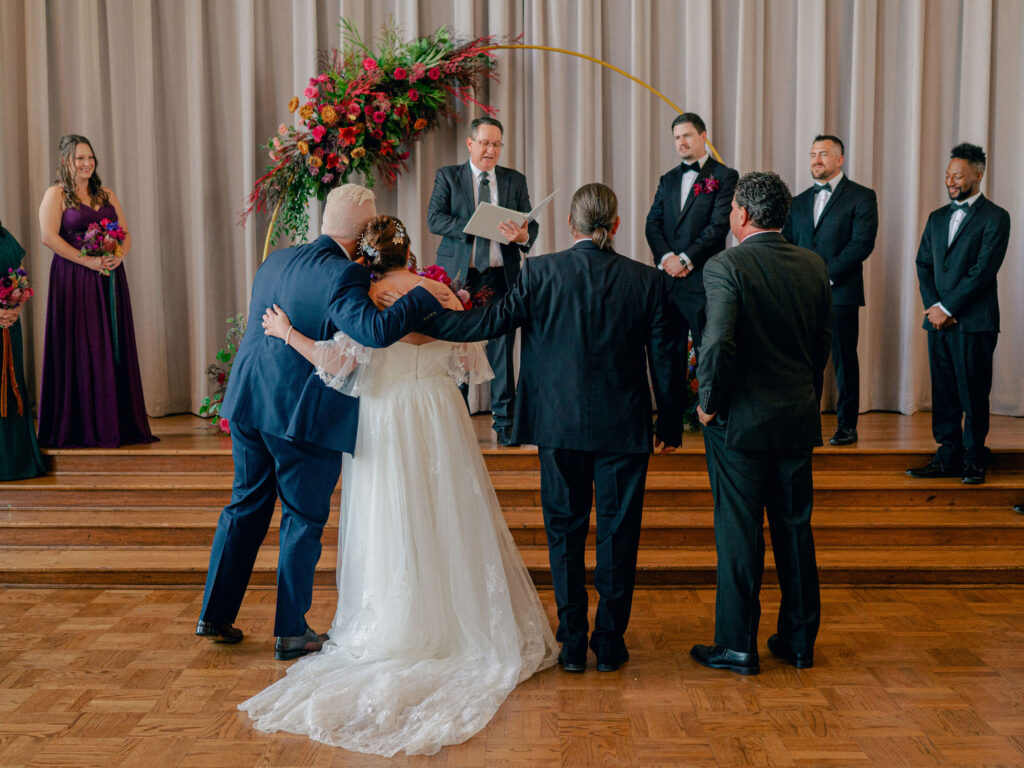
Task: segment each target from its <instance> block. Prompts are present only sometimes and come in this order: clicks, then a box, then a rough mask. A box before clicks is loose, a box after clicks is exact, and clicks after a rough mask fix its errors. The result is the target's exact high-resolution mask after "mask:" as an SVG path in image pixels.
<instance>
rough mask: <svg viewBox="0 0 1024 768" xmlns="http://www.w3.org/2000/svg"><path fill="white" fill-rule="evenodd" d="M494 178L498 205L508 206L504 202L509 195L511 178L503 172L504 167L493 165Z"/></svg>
mask: <svg viewBox="0 0 1024 768" xmlns="http://www.w3.org/2000/svg"><path fill="white" fill-rule="evenodd" d="M494 178H495V179H497V182H498V205H501V206H504V207H506V208H507V207H508V206H507V205H506V203H507V202H508V199H509V197H510V195H509V192H508V188H509V186H510V185H511V184H512V179H511V178H509V175H508V174H507V173H505V169H504V168H501V167H499V166H497V165H496V166H494Z"/></svg>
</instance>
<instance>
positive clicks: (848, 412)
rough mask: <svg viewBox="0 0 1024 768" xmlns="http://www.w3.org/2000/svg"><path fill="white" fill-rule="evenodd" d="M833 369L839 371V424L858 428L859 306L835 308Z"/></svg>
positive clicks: (833, 317) (833, 320) (837, 376)
mask: <svg viewBox="0 0 1024 768" xmlns="http://www.w3.org/2000/svg"><path fill="white" fill-rule="evenodd" d="M833 310H834V311H833V315H832V367H833V368H835V371H836V389H837V390H838V391H837V395H836V421H837V422H838V425H839V426H840V427H843V428H846V429H856V428H857V416H858V415H859V413H860V364H859V363H858V361H857V337H858V335H859V332H860V318H859V314H860V307H857V306H853V307H847V306H839V307H833Z"/></svg>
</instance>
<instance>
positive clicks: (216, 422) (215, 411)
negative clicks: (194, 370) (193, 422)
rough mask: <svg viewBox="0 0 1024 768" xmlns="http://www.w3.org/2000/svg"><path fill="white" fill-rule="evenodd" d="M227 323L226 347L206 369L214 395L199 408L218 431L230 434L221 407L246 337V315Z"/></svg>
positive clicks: (205, 398)
mask: <svg viewBox="0 0 1024 768" xmlns="http://www.w3.org/2000/svg"><path fill="white" fill-rule="evenodd" d="M225 322H227V324H228V332H227V335H226V337H225V339H224V347H223V348H222V349H221V350H219V351H218V352H217V362H215V363H211V364H210V365H209V366H208V367H207V369H206V377H207V378H208V379H209V380H210V384H211V385H212V386H213V393H212V394H211V395H210V396H209V397H204V398H203V402H202V403H201V404H200V406H199V415H200V416H203V417H206V418H208V419H210V423H211V424H212V425H213V426H214V427H215V428H216V429H218V430H220V431H221V432H224V433H225V434H230V432H231V429H230V427H229V426H228V425H227V423H226V422H225V421H224V420H223V419H221V417H220V406H221V403H222V402H223V401H224V393H225V392H226V391H227V388H228V378H229V377H230V376H231V368H232V366H233V365H234V363H235V354H236V353H237V352H238V345H239V344H241V343H242V337H243V336H245V315H242V314H238V315H235V316H234V317H229V318H228V319H227V320H226V321H225Z"/></svg>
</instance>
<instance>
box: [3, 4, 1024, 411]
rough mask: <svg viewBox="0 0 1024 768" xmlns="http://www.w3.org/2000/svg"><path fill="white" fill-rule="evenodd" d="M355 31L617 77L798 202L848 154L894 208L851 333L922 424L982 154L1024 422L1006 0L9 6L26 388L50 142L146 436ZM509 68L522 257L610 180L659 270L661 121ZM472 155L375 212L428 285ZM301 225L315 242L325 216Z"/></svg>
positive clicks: (894, 403) (1023, 117)
mask: <svg viewBox="0 0 1024 768" xmlns="http://www.w3.org/2000/svg"><path fill="white" fill-rule="evenodd" d="M342 15H344V16H346V17H347V18H349V19H351V20H352V21H353V22H355V23H356V25H357V26H358V27H359V29H360V30H362V31H363V33H364V35H365V36H367V37H371V36H373V35H374V34H375V33H376V32H377V31H378V30H379V28H380V25H381V24H382V23H383V22H384V21H385V20H386V19H387V18H388V17H389V16H390V17H393V18H394V19H395V20H396V21H397V22H398V23H399V24H400V25H401V26H402V27H403V28H404V29H405V31H406V33H407V34H408V35H419V34H425V33H428V32H431V31H433V30H434V29H435V28H437V27H438V26H440V25H444V24H449V25H452V26H453V27H454V28H455V29H456V31H457V32H458V33H460V34H462V35H465V36H477V35H484V34H496V35H511V36H515V35H518V34H520V33H522V34H523V36H524V37H523V42H525V43H528V44H535V45H548V46H556V47H564V48H569V49H572V50H576V51H580V52H583V53H587V54H589V55H592V56H596V57H598V58H601V59H605V60H607V61H608V62H610V63H612V64H614V65H616V66H618V67H620V68H622V69H625V70H626V71H629V72H631V73H633V74H635V75H636V76H637V77H639V78H641V79H643V80H646V81H648V82H650V83H651V84H653V85H654V86H655V87H656V88H658V89H659V90H661V91H662V92H664V93H665V94H666V95H667V96H668V97H669V98H670V99H671V100H672V101H674V102H675V103H676V104H678V105H680V106H682V107H683V108H684V109H687V110H692V111H695V112H698V113H699V114H701V115H702V116H703V117H704V118H705V120H706V121H707V122H708V126H709V136H710V138H711V140H712V141H713V142H714V144H715V146H716V147H717V148H718V150H719V152H720V153H721V154H722V157H723V158H724V159H725V161H726V163H727V164H729V165H731V166H733V167H736V168H738V169H739V171H740V172H741V173H743V172H747V171H751V170H760V169H773V170H776V171H778V172H779V173H780V174H781V175H782V176H783V178H784V179H785V180H786V181H787V182H788V183H789V184H790V185H791V187H792V189H793V191H794V192H798V191H800V190H802V189H804V188H805V187H807V186H808V185H809V184H810V176H809V172H808V170H807V155H808V151H809V148H810V144H811V139H812V138H813V136H814V135H815V134H816V133H817V132H819V131H825V132H830V133H835V134H838V135H839V136H841V137H843V138H844V139H845V140H846V145H847V153H846V167H845V170H846V172H847V173H848V174H849V175H850V177H851V178H853V179H855V180H856V181H859V182H861V183H863V184H867V185H868V186H871V187H873V188H874V189H875V190H876V191H877V192H878V197H879V204H880V226H879V233H878V242H877V245H876V247H875V252H874V254H873V255H872V256H871V258H870V259H869V260H868V262H867V265H866V278H867V307H866V308H865V309H864V310H862V312H861V341H860V355H861V361H862V362H861V376H862V387H861V392H862V401H861V407H862V408H863V409H866V410H867V409H883V410H894V411H902V412H905V413H910V412H913V411H915V410H917V409H919V408H923V407H925V408H926V407H927V406H928V405H929V401H930V394H929V392H930V390H929V376H928V366H927V354H926V349H925V332H924V331H923V330H922V329H921V322H920V321H921V317H922V306H921V300H920V297H919V294H918V290H917V276H916V272H915V268H914V256H915V253H916V251H917V245H918V242H919V240H920V236H921V229H922V226H923V224H924V221H925V218H926V217H927V215H928V213H929V212H930V211H931V210H933V209H935V208H937V207H938V206H941V205H943V204H945V203H946V202H947V198H946V193H945V190H944V187H943V172H944V170H945V167H946V164H947V162H948V157H949V149H950V148H951V147H952V146H953V145H954V144H956V143H957V142H959V141H971V142H975V143H979V144H981V145H982V146H983V147H984V148H985V150H986V151H987V152H988V153H989V169H988V172H987V173H986V175H985V179H984V181H983V190H984V192H985V194H986V195H987V196H989V197H990V198H992V199H993V200H994V201H995V202H997V203H998V204H999V205H1002V206H1003V207H1005V208H1007V209H1008V210H1009V211H1010V216H1011V218H1012V220H1013V229H1012V232H1011V239H1010V250H1009V252H1008V254H1007V258H1006V262H1005V263H1004V265H1003V268H1002V270H1001V271H1000V274H999V283H1000V298H1001V305H1002V334H1001V336H1000V340H999V344H998V347H997V349H996V359H995V381H994V384H993V389H992V409H993V411H995V412H996V413H1003V414H1014V415H1024V355H1022V354H1021V352H1020V349H1021V347H1022V346H1024V310H1022V302H1021V301H1020V296H1021V293H1022V288H1024V263H1022V258H1021V256H1022V243H1024V240H1022V236H1021V229H1022V227H1024V187H1022V185H1021V184H1020V179H1021V178H1024V151H1022V150H1021V141H1020V132H1021V125H1024V92H1022V90H1021V82H1022V81H1024V51H1022V46H1021V30H1022V29H1024V3H1021V2H1017V0H929V1H928V2H925V0H899V1H898V2H896V1H890V2H885V1H884V0H828V1H827V2H821V0H718V1H715V2H713V1H712V0H686V1H685V2H683V1H681V0H664V1H662V2H655V1H652V0H635V1H634V0H600V1H598V0H593V1H591V0H578V1H570V0H561V1H555V0H548V1H547V2H544V1H542V0H374V1H373V2H370V1H369V0H367V1H366V2H357V1H355V0H345V1H344V2H338V1H337V0H334V1H331V0H290V1H286V0H207V1H205V2H203V1H201V0H0V180H2V183H0V219H2V220H3V223H4V225H5V226H6V227H7V228H8V229H9V230H11V232H13V233H14V235H15V236H16V237H17V238H18V239H19V240H20V241H21V242H22V243H23V244H24V245H25V247H26V249H27V250H28V257H27V266H28V268H29V269H30V270H31V273H32V276H33V278H34V283H35V286H36V288H37V289H38V297H37V299H36V300H34V301H33V302H32V304H31V309H30V311H28V312H26V314H25V316H24V320H25V324H26V326H27V338H26V342H27V343H26V347H27V355H28V366H27V373H28V374H29V378H30V380H31V384H30V388H32V389H33V390H38V382H39V372H40V368H41V351H42V344H43V327H44V318H45V304H46V299H47V275H48V272H49V265H50V261H51V259H52V254H51V253H49V252H47V251H46V250H45V249H44V248H43V247H42V245H41V243H40V240H39V226H38V222H37V218H36V212H37V207H38V204H39V201H40V200H41V198H42V195H43V191H44V190H45V188H46V187H47V185H48V184H49V183H51V181H52V179H53V177H54V168H55V166H56V160H57V158H56V146H57V140H58V138H59V137H60V136H61V135H62V134H64V133H72V132H73V133H82V134H85V135H86V136H88V137H89V138H90V139H91V140H92V141H93V144H94V147H95V150H96V155H97V159H98V161H99V167H98V171H99V173H100V175H101V176H102V178H103V180H104V182H105V183H106V184H107V185H108V186H111V187H112V188H113V189H114V190H116V192H117V194H118V195H119V197H120V198H121V200H122V202H123V204H124V209H125V215H126V217H127V220H128V221H127V223H128V225H129V226H130V228H131V230H132V236H133V241H134V247H133V249H132V252H131V254H130V255H129V257H128V260H127V262H126V269H127V271H128V276H129V283H130V285H131V291H132V300H133V305H134V312H135V329H136V334H137V337H138V344H139V354H140V358H141V361H142V377H143V385H144V388H145V393H146V402H147V406H148V410H149V413H150V414H151V415H154V416H158V415H163V414H168V413H176V412H184V411H195V410H196V409H197V408H198V406H199V403H200V401H201V400H202V398H203V396H204V395H205V394H207V391H208V384H207V381H206V378H205V375H204V370H205V368H206V366H207V365H208V364H209V362H210V361H211V360H212V358H213V356H214V354H215V353H216V351H217V349H218V348H219V347H220V346H221V344H222V341H223V336H224V332H225V329H226V325H225V318H227V317H229V316H231V315H234V314H235V313H237V312H240V311H244V310H245V309H246V305H247V302H248V294H249V286H250V284H251V281H252V278H253V275H254V273H255V271H256V269H257V267H258V266H259V259H260V255H261V252H262V246H263V237H264V234H265V232H266V224H267V218H266V217H263V216H257V217H256V218H255V219H254V220H252V221H251V222H250V224H249V226H248V227H246V228H245V229H243V228H241V227H239V226H238V225H237V223H236V222H237V215H238V212H239V211H240V210H241V209H242V207H243V205H244V200H245V196H246V194H247V192H248V191H249V189H250V188H251V186H252V183H253V181H254V180H255V178H256V177H257V176H259V175H260V174H261V173H262V172H263V170H264V168H265V166H266V164H267V159H266V156H265V153H263V152H262V151H260V150H259V149H258V148H257V144H258V143H260V142H263V141H265V140H266V139H267V137H269V136H271V135H272V134H273V133H274V131H275V130H276V127H277V125H278V124H279V123H280V122H282V121H286V120H289V119H290V118H291V115H289V113H288V111H287V109H286V105H287V103H288V99H289V98H290V97H291V96H292V95H294V94H297V93H300V92H301V90H302V88H303V87H304V86H305V84H306V80H307V79H308V77H309V76H310V75H312V74H315V72H316V62H317V52H318V50H322V49H325V48H327V47H329V46H330V45H332V44H337V43H339V42H340V39H341V37H340V30H339V27H338V19H339V18H340V17H341V16H342ZM498 58H499V61H500V66H499V74H500V80H499V81H498V82H496V83H493V84H491V85H490V87H489V93H487V94H485V98H486V99H487V100H489V101H490V102H491V103H492V104H494V105H495V106H496V107H498V108H499V110H500V114H499V117H500V118H501V119H502V121H503V122H504V123H505V126H506V137H505V141H506V148H505V150H504V152H503V157H502V160H503V162H504V164H506V165H510V166H513V167H515V168H518V169H520V170H522V171H523V172H524V173H526V175H527V177H528V179H529V183H530V190H531V194H532V195H533V198H534V199H535V200H539V199H540V198H541V197H542V196H544V195H546V194H547V193H548V192H550V191H552V190H554V189H556V188H557V189H559V190H560V193H559V196H558V198H557V199H556V201H555V203H554V204H553V205H552V207H551V208H549V209H548V211H547V212H546V213H545V214H544V216H543V217H542V219H541V234H540V238H539V242H538V244H537V246H536V247H535V249H534V251H533V252H534V253H535V254H537V253H544V252H548V251H552V250H556V249H559V248H563V247H566V246H567V245H568V244H569V237H568V234H567V230H566V227H565V224H564V222H565V217H566V215H567V212H568V203H569V198H570V196H571V194H572V192H573V190H574V189H575V188H576V187H577V186H579V185H580V184H583V183H586V182H590V181H603V182H605V183H607V184H609V185H610V186H611V187H612V188H613V189H615V190H616V192H617V193H618V195H619V198H620V213H621V216H622V219H623V227H622V230H621V233H620V235H619V237H618V239H617V246H618V249H619V250H620V251H621V252H623V253H625V254H627V255H629V256H631V257H633V258H637V259H641V260H644V261H647V262H650V261H651V254H650V251H649V250H648V248H647V245H646V242H645V240H644V237H643V224H644V218H645V216H646V214H647V210H648V208H649V206H650V204H651V201H652V199H653V196H654V190H655V186H656V184H657V180H658V177H659V176H660V175H661V174H662V173H663V172H665V171H666V170H667V169H668V168H669V167H671V166H672V165H673V164H674V163H675V162H677V161H678V158H677V156H676V154H675V151H674V149H673V147H672V143H671V140H670V129H669V125H670V123H671V120H672V118H673V117H674V113H673V112H672V110H671V108H670V107H668V106H667V105H666V104H665V103H664V102H662V101H661V100H659V99H657V98H656V97H654V96H653V95H651V94H649V93H648V92H647V91H644V90H643V89H641V88H639V87H638V86H636V85H634V84H632V83H631V82H630V81H628V80H626V79H624V78H622V77H621V76H619V75H617V74H615V73H613V72H611V71H610V70H607V69H604V68H601V67H598V66H596V65H594V64H591V63H588V62H585V61H583V60H580V59H576V58H572V57H567V56H562V55H558V54H553V53H546V52H537V51H502V52H499V53H498ZM463 112H464V111H463ZM464 116H465V117H467V118H471V117H473V116H475V115H472V114H465V113H464ZM465 133H466V126H465V122H463V123H462V124H459V125H456V126H452V127H449V128H445V129H444V130H441V131H440V132H438V133H437V134H436V135H434V136H432V137H430V138H428V139H427V140H426V141H425V142H423V143H422V144H421V145H420V146H418V147H417V148H416V149H415V151H414V154H413V157H412V158H411V161H410V169H409V173H408V174H407V175H405V176H403V177H402V179H401V181H400V183H399V185H398V187H397V188H396V189H394V190H390V191H388V190H384V189H382V188H379V189H378V192H379V200H378V207H379V208H380V209H381V210H382V211H389V212H396V213H397V214H398V215H400V216H402V217H403V219H404V220H405V221H406V222H407V224H408V225H409V226H410V230H411V231H410V234H411V236H412V237H413V242H414V248H415V249H416V250H417V252H418V253H419V254H421V256H422V257H424V259H425V261H427V262H429V261H431V260H432V259H433V253H434V251H435V249H436V247H437V244H438V238H436V237H434V236H433V235H430V234H429V233H428V232H427V231H426V203H427V200H428V199H429V196H430V191H431V187H432V184H433V178H434V172H435V170H436V169H437V168H438V167H439V166H440V165H444V164H447V163H454V162H461V161H462V160H464V159H465V156H466V152H465V145H464V143H463V137H464V136H465ZM312 218H313V224H314V226H318V224H319V209H318V207H315V210H314V211H313V217H312ZM314 234H315V232H314Z"/></svg>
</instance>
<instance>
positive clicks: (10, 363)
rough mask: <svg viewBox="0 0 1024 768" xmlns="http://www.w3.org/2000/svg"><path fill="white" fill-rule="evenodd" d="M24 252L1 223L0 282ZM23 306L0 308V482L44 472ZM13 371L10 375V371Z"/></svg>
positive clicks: (19, 262)
mask: <svg viewBox="0 0 1024 768" xmlns="http://www.w3.org/2000/svg"><path fill="white" fill-rule="evenodd" d="M24 255H25V249H24V248H22V247H21V244H20V243H19V242H18V241H17V240H15V239H14V236H13V235H11V233H10V232H8V231H7V230H6V229H4V228H3V225H2V224H0V279H2V278H4V277H6V276H7V275H8V273H9V271H10V270H11V269H17V268H18V267H20V266H21V260H22V257H24ZM24 306H25V305H24V304H22V305H20V306H18V307H15V308H13V309H0V328H2V329H4V330H6V331H7V332H6V333H4V334H2V336H3V337H5V338H3V339H2V340H0V345H2V346H3V347H5V349H3V367H4V369H5V371H4V372H5V373H6V374H7V375H5V376H3V377H2V383H0V386H3V388H4V393H3V396H2V397H0V403H2V406H3V407H0V480H24V479H26V478H29V477H37V476H38V475H41V474H43V473H44V472H45V471H46V465H45V464H43V457H42V455H41V454H40V453H39V445H38V444H37V443H36V431H35V428H34V427H33V426H32V410H31V409H30V408H29V397H28V389H26V387H25V368H24V363H23V354H24V352H23V350H22V345H21V318H20V315H21V310H22V307H24ZM12 368H13V376H12V375H11V374H12V371H11V369H12Z"/></svg>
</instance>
